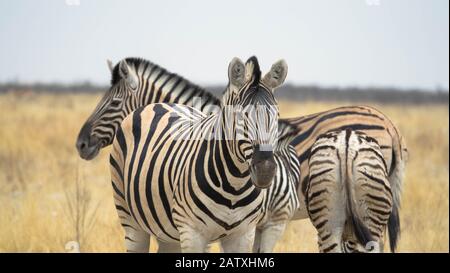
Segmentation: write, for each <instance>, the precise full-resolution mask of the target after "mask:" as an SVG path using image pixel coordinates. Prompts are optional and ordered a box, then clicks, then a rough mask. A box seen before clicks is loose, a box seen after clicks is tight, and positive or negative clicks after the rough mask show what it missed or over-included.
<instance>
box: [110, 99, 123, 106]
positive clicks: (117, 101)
mask: <svg viewBox="0 0 450 273" xmlns="http://www.w3.org/2000/svg"><path fill="white" fill-rule="evenodd" d="M120 102H121V100H112V101H111V106H113V107H117V106H119V105H120Z"/></svg>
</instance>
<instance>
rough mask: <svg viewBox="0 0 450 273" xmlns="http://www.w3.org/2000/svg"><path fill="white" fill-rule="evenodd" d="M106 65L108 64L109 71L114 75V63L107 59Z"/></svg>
mask: <svg viewBox="0 0 450 273" xmlns="http://www.w3.org/2000/svg"><path fill="white" fill-rule="evenodd" d="M106 63H107V64H108V68H109V71H110V72H111V74H112V73H113V70H114V65H113V62H112V61H111V60H110V59H107V60H106Z"/></svg>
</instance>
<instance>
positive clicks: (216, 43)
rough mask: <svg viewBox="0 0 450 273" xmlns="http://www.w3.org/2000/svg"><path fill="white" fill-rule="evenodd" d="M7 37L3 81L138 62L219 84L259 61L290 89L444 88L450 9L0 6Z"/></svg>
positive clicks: (429, 2)
mask: <svg viewBox="0 0 450 273" xmlns="http://www.w3.org/2000/svg"><path fill="white" fill-rule="evenodd" d="M0 35H1V39H0V60H1V65H0V82H5V81H10V80H19V81H25V82H62V83H71V82H76V81H81V80H89V81H92V82H94V83H97V84H105V83H107V82H108V81H109V80H110V74H109V71H108V69H107V66H106V59H107V58H110V59H112V60H113V62H114V63H115V62H117V61H118V60H120V59H122V58H124V57H127V56H138V57H143V58H146V59H148V60H151V61H153V62H155V63H157V64H159V65H161V66H163V67H165V68H167V69H168V70H169V71H172V72H176V73H178V74H181V75H183V76H185V77H186V78H188V79H190V80H192V81H193V82H195V83H198V84H202V85H206V84H223V83H225V82H226V81H227V66H228V63H229V61H230V60H231V59H232V58H233V57H234V56H238V57H240V58H241V59H246V58H248V57H250V56H251V55H256V56H257V57H258V58H259V60H260V63H261V66H262V69H263V71H267V69H268V68H269V67H270V65H271V64H272V63H273V62H275V61H276V60H278V59H280V58H284V59H285V60H286V61H287V63H288V65H289V73H288V78H287V81H288V82H291V83H295V84H318V85H323V86H342V87H345V86H361V87H364V86H394V87H400V88H426V89H436V88H437V87H440V88H444V89H446V90H448V88H449V76H448V75H449V1H447V0H340V1H337V0H309V1H307V0H305V1H301V0H293V1H278V0H277V1H275V0H272V1H262V0H259V1H243V0H226V1H211V0H202V1H186V0H185V1H163V0H159V1H143V0H142V1H138V0H135V1H130V0H128V1H112V0H40V1H35V0H14V1H12V0H9V1H8V0H2V1H1V2H0Z"/></svg>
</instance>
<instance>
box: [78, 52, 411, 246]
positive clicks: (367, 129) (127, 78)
mask: <svg viewBox="0 0 450 273" xmlns="http://www.w3.org/2000/svg"><path fill="white" fill-rule="evenodd" d="M109 63H110V62H109ZM110 68H111V72H112V80H111V88H110V89H109V91H108V92H106V94H105V95H104V97H103V98H102V99H101V101H100V102H99V104H98V105H97V107H96V108H95V110H94V112H93V113H92V114H91V116H90V117H89V118H88V119H87V121H86V122H85V124H84V125H83V127H82V129H81V130H80V133H79V135H78V138H77V143H76V146H77V150H78V152H79V155H80V157H81V158H84V159H87V160H90V159H92V158H94V157H95V156H96V155H97V154H98V152H99V150H100V149H101V148H103V147H106V146H108V145H110V144H111V143H112V141H113V138H114V135H115V132H116V130H117V128H118V126H119V124H120V122H122V120H123V119H124V118H125V116H127V115H128V114H129V113H130V112H131V111H133V110H136V109H137V108H139V107H142V106H145V105H148V104H151V103H157V102H168V103H180V104H186V105H194V100H195V98H201V101H200V102H199V103H198V105H199V106H198V107H196V108H199V109H200V110H201V111H202V112H205V113H209V112H211V111H212V110H213V109H216V108H217V106H219V105H220V100H218V99H217V98H215V97H214V96H212V95H211V94H209V93H208V92H206V91H204V90H203V89H201V88H200V87H198V86H196V85H194V84H192V83H190V82H189V81H187V80H185V79H183V78H182V77H180V76H178V75H176V74H174V73H171V72H168V71H167V70H166V69H164V68H162V67H160V66H158V65H156V64H153V63H151V62H149V61H146V60H142V59H137V58H127V59H123V60H121V61H120V62H119V63H118V64H117V65H116V66H115V67H112V65H110ZM280 121H287V123H290V124H292V125H294V126H295V127H296V128H297V130H298V131H299V133H298V134H297V136H296V137H295V138H294V139H293V141H292V143H291V144H292V145H293V146H294V147H295V150H296V152H297V154H298V155H299V157H298V159H299V162H300V170H301V172H300V174H301V176H300V179H299V183H297V193H298V198H299V201H300V204H301V205H300V207H299V209H298V210H297V212H296V214H295V216H294V219H306V218H308V212H307V210H306V206H305V205H304V204H305V190H306V188H307V186H308V184H309V182H308V177H309V165H308V160H307V159H308V158H309V154H310V151H311V147H312V145H313V144H314V142H315V140H316V139H317V137H318V136H319V135H322V134H325V133H327V132H330V131H336V130H342V129H345V128H350V129H353V130H358V131H362V132H364V133H365V134H366V135H368V136H370V137H372V138H375V139H376V140H377V141H378V143H379V145H380V147H381V149H382V152H383V157H384V158H385V160H386V163H387V167H388V174H389V182H390V184H391V187H392V193H393V200H394V204H393V211H392V214H391V217H390V219H389V224H388V227H389V241H390V246H391V250H393V249H395V247H396V244H397V240H398V237H399V233H400V218H399V208H400V196H401V188H402V180H403V173H404V167H405V164H406V162H407V155H408V154H407V148H406V145H405V143H404V139H403V138H402V136H401V135H400V133H399V131H398V129H397V128H396V127H395V126H394V125H393V123H392V122H391V121H390V120H389V118H388V117H387V116H385V115H384V114H382V113H381V112H380V111H378V110H376V109H374V108H372V107H369V106H347V107H340V108H336V109H331V110H328V111H324V112H320V113H315V114H311V115H307V116H301V117H295V118H289V119H280ZM281 126H283V123H280V124H279V127H281Z"/></svg>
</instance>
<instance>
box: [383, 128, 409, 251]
mask: <svg viewBox="0 0 450 273" xmlns="http://www.w3.org/2000/svg"><path fill="white" fill-rule="evenodd" d="M393 142H394V145H393V147H392V163H391V168H390V172H389V183H390V186H391V189H392V197H393V204H392V212H391V215H390V216H389V219H388V224H387V225H388V235H389V246H390V248H391V252H395V249H396V248H397V243H398V239H399V237H400V214H399V210H400V202H401V193H402V186H403V177H404V172H405V164H406V162H407V160H408V157H409V154H408V150H407V148H406V144H405V142H404V139H403V138H402V137H401V136H399V135H398V134H396V135H395V139H393Z"/></svg>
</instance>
